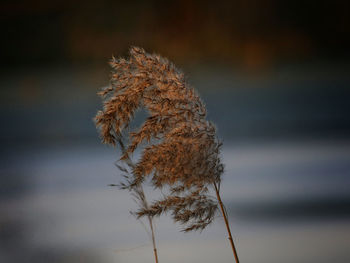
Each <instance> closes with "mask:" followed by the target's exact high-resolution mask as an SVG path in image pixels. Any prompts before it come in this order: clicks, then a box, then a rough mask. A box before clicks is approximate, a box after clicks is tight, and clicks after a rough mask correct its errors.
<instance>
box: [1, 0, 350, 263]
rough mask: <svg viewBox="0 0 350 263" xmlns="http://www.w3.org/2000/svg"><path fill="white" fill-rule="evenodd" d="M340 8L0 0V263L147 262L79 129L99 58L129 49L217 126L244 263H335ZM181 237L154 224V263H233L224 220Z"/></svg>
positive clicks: (92, 146) (345, 230) (122, 198)
mask: <svg viewBox="0 0 350 263" xmlns="http://www.w3.org/2000/svg"><path fill="white" fill-rule="evenodd" d="M349 3H350V2H348V1H345V0H344V1H341V0H335V1H314V0H310V1H291V0H285V1H278V0H265V1H259V0H232V1H216V2H215V1H185V0H184V1H158V0H151V1H141V0H137V1H116V0H114V1H113V0H110V1H107V0H100V1H66V0H64V1H55V0H54V1H2V2H1V4H0V22H1V23H0V32H1V42H0V43H1V44H0V45H1V50H0V54H1V60H0V68H1V71H0V144H1V148H0V262H5V263H7V262H11V263H13V262H15V263H16V262H67V263H69V262H80V261H82V262H99V263H101V262H153V257H152V251H151V247H150V241H149V239H147V233H146V232H145V231H144V229H143V228H142V225H140V224H139V223H138V222H137V220H135V219H134V218H132V217H130V216H129V213H128V211H129V210H130V208H131V207H133V203H132V201H131V197H130V196H129V195H128V193H125V192H120V191H118V190H116V189H111V188H108V187H107V185H108V184H110V183H117V182H118V181H119V174H118V170H117V168H116V167H114V165H113V163H114V161H116V160H117V158H118V150H117V149H113V148H109V147H107V146H104V145H102V144H101V143H100V140H99V138H98V133H97V132H96V129H95V126H94V123H93V121H92V118H93V116H94V115H95V114H96V112H97V110H99V109H100V108H101V102H100V99H99V98H98V97H97V95H96V92H97V91H98V90H99V89H100V88H101V87H104V86H107V85H108V84H109V70H110V69H109V65H108V61H109V59H110V58H111V57H112V55H114V56H117V57H119V56H127V53H128V49H129V47H130V46H131V45H136V46H140V47H143V48H145V49H146V51H148V52H151V53H152V52H156V53H159V54H161V55H163V56H165V57H167V58H169V59H170V60H171V61H173V62H174V63H175V64H176V65H177V66H178V67H180V68H181V69H183V71H184V72H185V75H186V76H187V79H188V82H189V83H190V84H191V85H193V86H194V87H195V88H196V89H197V90H198V91H199V93H200V95H201V97H202V98H203V100H204V102H205V104H206V107H207V109H208V118H209V119H210V120H211V121H213V122H214V123H215V124H216V125H217V128H218V135H219V137H220V138H221V139H222V140H223V142H224V144H223V145H224V146H223V160H224V163H225V164H226V171H225V173H224V176H223V185H222V195H223V199H224V202H225V203H226V206H227V208H228V211H229V214H230V222H231V226H232V230H233V233H234V238H235V242H236V245H237V249H238V254H239V256H240V258H241V261H242V262H243V263H244V262H250V263H254V262H259V263H261V262H269V263H271V262H276V263H277V262H278V263H279V262H300V263H303V262H305V263H306V262H308V263H309V262H318V263H322V262H334V263H348V262H349V261H350V255H349V253H348V251H349V244H350V240H349V237H350V224H349V218H350V214H349V212H348V207H349V204H350V194H349V183H350V114H349V113H350V103H349V102H350V89H349V88H350V87H349V85H350V74H349V72H350V63H349V62H350V52H349V46H350V38H349V35H350V12H349V9H350V4H349ZM137 117H138V118H139V121H140V118H141V117H142V116H137ZM178 229H179V227H178V226H175V225H174V224H173V223H171V222H170V220H169V219H167V218H166V217H165V218H161V219H160V220H158V221H157V222H156V230H157V241H158V245H159V247H158V248H159V258H160V262H179V261H183V262H201V263H204V262H213V261H217V260H219V261H220V262H232V255H231V252H230V248H229V246H228V243H227V240H226V234H225V229H224V225H223V221H222V219H221V218H218V219H217V220H216V221H215V223H214V224H213V226H211V227H210V228H209V229H208V230H205V231H204V232H203V233H202V234H188V235H183V234H182V233H179V232H178V231H177V230H178ZM180 251H181V253H180ZM213 251H214V252H215V253H214V252H213ZM179 258H180V260H179Z"/></svg>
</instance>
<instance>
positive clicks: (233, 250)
mask: <svg viewBox="0 0 350 263" xmlns="http://www.w3.org/2000/svg"><path fill="white" fill-rule="evenodd" d="M214 188H215V192H216V197H217V199H218V202H219V205H220V209H221V213H222V215H223V217H224V220H225V225H226V229H227V233H228V239H229V240H230V244H231V247H232V252H233V256H234V258H235V261H236V263H239V259H238V255H237V251H236V247H235V244H234V243H233V239H232V234H231V230H230V224H229V222H228V219H227V213H226V210H225V206H224V204H223V203H222V200H221V197H220V193H219V189H218V186H217V185H216V183H215V182H214Z"/></svg>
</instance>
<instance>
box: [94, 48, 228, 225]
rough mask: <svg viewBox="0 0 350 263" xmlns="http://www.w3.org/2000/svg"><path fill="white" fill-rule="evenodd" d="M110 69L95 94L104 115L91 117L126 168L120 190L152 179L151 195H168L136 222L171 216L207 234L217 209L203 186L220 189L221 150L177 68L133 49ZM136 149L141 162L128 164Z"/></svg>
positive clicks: (199, 103)
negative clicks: (139, 118)
mask: <svg viewBox="0 0 350 263" xmlns="http://www.w3.org/2000/svg"><path fill="white" fill-rule="evenodd" d="M110 65H111V67H112V78H111V84H110V86H109V87H108V88H105V89H104V90H102V91H101V92H99V95H100V96H101V97H102V99H103V110H102V111H99V112H98V113H97V116H96V117H95V121H96V126H97V127H98V128H99V131H100V135H101V138H102V141H103V142H104V143H107V144H112V145H119V146H120V147H121V150H122V157H121V160H122V161H124V162H126V163H128V164H129V167H130V168H131V172H130V174H131V178H130V180H129V181H128V183H127V184H126V185H124V186H125V188H128V187H129V188H132V187H136V186H138V185H141V184H143V183H144V182H145V179H146V178H150V180H151V182H152V185H153V186H154V187H155V188H160V189H163V190H166V194H164V195H163V196H162V197H161V198H160V199H159V200H156V201H154V202H153V204H152V205H150V207H148V208H147V209H140V210H139V211H138V215H139V216H144V215H152V216H155V215H160V214H162V213H164V212H168V211H169V212H171V214H172V217H173V219H174V220H175V221H177V222H180V223H181V224H183V225H184V227H185V228H184V230H185V231H190V230H197V229H199V230H200V229H203V228H205V227H206V226H207V225H208V224H209V223H210V222H212V220H213V217H214V215H215V213H216V210H217V200H216V199H214V198H212V197H211V196H210V195H209V193H208V187H210V186H213V185H217V186H219V185H220V182H221V175H222V173H223V165H222V163H221V161H220V146H221V143H220V142H219V141H218V139H217V137H216V131H215V127H214V125H213V124H212V123H211V122H208V121H207V120H206V109H205V106H204V104H203V102H202V101H201V99H200V97H199V95H198V94H197V93H196V91H195V90H194V89H193V88H191V87H190V86H189V84H188V83H187V82H186V80H185V77H184V74H183V73H182V72H181V71H179V70H178V69H177V68H176V67H175V66H174V64H172V63H171V62H169V61H168V60H167V59H165V58H163V57H161V56H159V55H156V54H148V53H146V52H145V51H144V50H143V49H141V48H137V47H132V48H131V49H130V57H129V58H128V59H123V58H120V59H115V58H113V59H112V61H111V62H110ZM140 108H144V109H146V111H147V112H148V113H149V116H148V117H147V119H146V120H145V121H144V122H143V124H142V125H141V127H139V129H136V130H134V131H131V132H130V133H129V134H128V135H129V139H128V140H125V139H126V138H125V135H124V131H126V130H128V129H126V128H128V126H129V124H130V122H131V120H132V119H133V117H134V114H135V112H136V111H137V110H138V109H140ZM125 141H127V145H126V146H125V147H124V142H125ZM143 145H145V146H143ZM141 146H142V154H141V157H140V159H139V160H137V161H136V162H135V163H134V162H131V161H130V160H131V159H132V157H131V156H132V153H133V152H134V151H135V150H136V149H138V148H140V147H141Z"/></svg>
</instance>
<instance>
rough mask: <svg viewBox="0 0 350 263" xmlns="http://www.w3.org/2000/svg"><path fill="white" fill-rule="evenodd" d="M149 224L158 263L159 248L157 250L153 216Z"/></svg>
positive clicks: (149, 218) (149, 219) (149, 217)
mask: <svg viewBox="0 0 350 263" xmlns="http://www.w3.org/2000/svg"><path fill="white" fill-rule="evenodd" d="M148 222H149V226H150V228H151V234H152V244H153V251H154V258H155V260H156V263H158V253H157V248H156V238H155V235H154V229H153V222H152V217H151V216H148Z"/></svg>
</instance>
